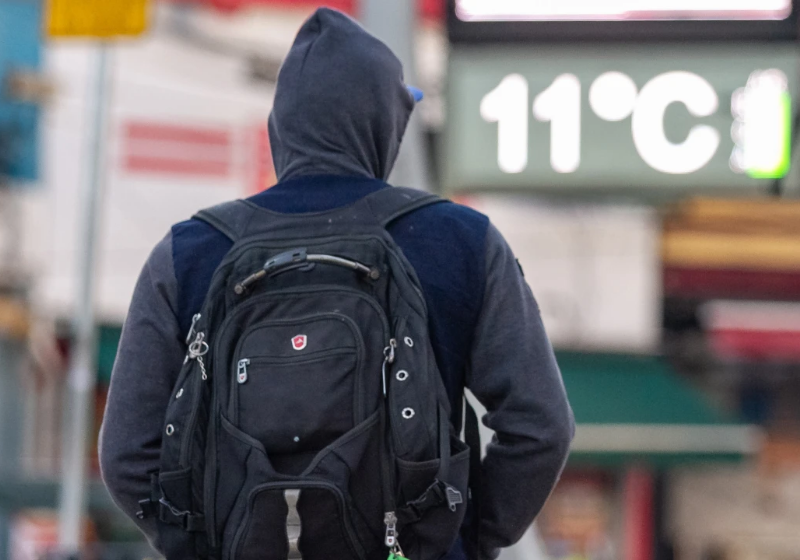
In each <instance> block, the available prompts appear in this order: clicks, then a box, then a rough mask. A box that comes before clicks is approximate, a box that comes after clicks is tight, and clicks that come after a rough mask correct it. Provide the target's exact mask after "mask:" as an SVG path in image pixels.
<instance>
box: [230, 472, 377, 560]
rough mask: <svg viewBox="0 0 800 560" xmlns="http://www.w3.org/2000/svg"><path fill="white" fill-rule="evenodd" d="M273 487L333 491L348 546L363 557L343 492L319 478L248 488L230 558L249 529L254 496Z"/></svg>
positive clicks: (362, 550)
mask: <svg viewBox="0 0 800 560" xmlns="http://www.w3.org/2000/svg"><path fill="white" fill-rule="evenodd" d="M273 488H274V489H281V488H283V489H293V490H294V489H297V490H300V491H302V490H305V489H307V488H324V489H327V490H332V491H333V493H334V494H335V495H336V497H337V498H338V499H337V500H336V501H337V504H338V505H339V509H340V511H341V512H342V521H343V525H344V530H345V533H346V534H347V540H348V541H350V546H351V547H352V548H353V551H354V552H355V553H356V556H358V557H359V558H360V559H362V560H363V559H364V558H365V553H364V549H363V547H362V546H361V543H360V542H359V540H358V538H357V536H356V535H355V532H354V530H353V528H352V526H351V521H350V515H349V512H348V511H347V504H346V503H345V499H344V494H343V493H342V491H341V490H340V489H339V487H338V486H336V485H335V484H333V483H331V482H326V481H322V480H319V481H308V482H303V483H298V482H268V483H266V484H259V485H258V486H256V487H255V488H253V489H252V490H250V493H249V494H248V496H247V509H246V510H245V517H244V519H243V520H242V526H241V527H240V528H239V530H238V531H237V532H236V536H235V537H234V539H233V543H232V546H231V555H230V557H231V558H235V557H236V553H237V552H238V548H239V546H240V544H241V540H242V536H243V535H245V534H247V532H248V530H249V527H250V521H251V517H252V514H251V511H252V509H253V505H252V502H253V501H254V500H255V498H256V496H258V495H259V494H260V493H261V492H264V491H266V490H271V489H273Z"/></svg>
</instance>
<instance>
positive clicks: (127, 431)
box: [101, 9, 573, 560]
mask: <svg viewBox="0 0 800 560" xmlns="http://www.w3.org/2000/svg"><path fill="white" fill-rule="evenodd" d="M413 106H414V100H413V98H412V96H411V95H410V94H409V92H408V91H407V89H406V87H405V85H404V84H403V80H402V68H401V66H400V63H399V62H398V61H397V59H396V58H395V57H394V56H393V55H392V54H391V52H390V51H389V50H388V49H387V48H386V47H385V46H384V45H382V44H381V43H379V42H378V41H377V40H376V39H374V38H372V37H371V36H369V35H368V34H367V33H365V32H364V31H363V30H362V29H361V28H360V27H359V26H358V25H357V24H356V23H355V22H353V21H352V20H350V19H349V18H347V17H346V16H343V15H342V14H339V13H337V12H334V11H331V10H325V9H323V10H320V11H318V12H317V13H316V14H315V15H314V16H313V17H312V18H311V19H310V20H309V21H308V22H307V23H306V24H305V25H304V26H303V28H302V29H301V31H300V33H299V34H298V38H297V40H296V42H295V45H294V46H293V48H292V51H291V52H290V54H289V56H288V58H287V60H286V62H285V63H284V66H283V68H282V70H281V73H280V77H279V81H278V88H277V91H276V99H275V106H274V109H273V113H272V115H271V116H270V140H271V144H272V149H273V159H274V162H275V166H276V171H277V173H278V176H279V178H280V182H279V183H278V185H276V186H275V187H273V188H271V189H269V190H267V191H265V192H263V193H261V194H259V195H256V196H255V197H252V198H251V199H249V203H250V204H251V205H253V206H257V207H259V208H262V209H264V210H267V211H271V212H277V213H280V214H285V215H291V216H295V217H297V216H299V215H302V214H315V213H320V212H328V211H334V210H335V209H337V208H345V207H349V206H352V205H356V204H358V203H359V201H362V200H364V199H365V197H367V196H377V195H375V193H380V192H381V191H383V190H384V189H390V188H392V187H390V186H389V185H388V184H387V183H385V182H384V181H385V179H386V178H387V177H388V175H389V172H390V171H391V168H392V165H393V163H394V160H395V158H396V156H397V152H398V150H399V145H400V141H401V138H402V135H403V132H404V130H405V126H406V123H407V121H408V118H409V116H410V113H411V111H412V110H413ZM386 230H387V231H388V233H389V235H390V237H391V239H392V240H393V242H394V243H395V244H396V245H397V246H398V247H399V248H400V249H401V250H402V253H403V255H404V256H405V257H406V259H407V260H408V262H409V263H410V265H411V266H412V267H413V270H414V271H415V272H416V275H417V276H418V278H419V286H420V287H421V289H422V293H423V295H424V300H425V302H426V304H427V317H428V321H429V324H428V332H429V335H430V341H431V348H432V350H433V354H434V355H435V361H436V364H437V365H438V370H439V372H440V373H441V377H442V381H443V382H444V386H445V388H446V392H447V397H448V398H449V404H450V410H451V411H452V417H451V420H452V424H453V426H454V427H455V429H456V430H459V429H460V427H461V417H462V411H463V409H462V399H463V391H464V387H469V388H470V389H471V391H472V392H473V393H474V394H475V395H476V396H477V397H478V399H479V400H481V402H482V403H483V404H484V405H485V406H486V408H487V410H488V411H489V414H488V415H487V418H486V419H485V421H486V423H487V424H488V425H489V427H491V428H492V429H494V430H495V431H496V433H497V437H496V439H495V441H493V442H492V443H491V444H490V445H489V448H488V451H487V455H486V458H485V459H484V462H483V466H482V476H481V480H480V483H479V484H476V481H470V485H471V486H476V487H479V488H480V490H481V497H482V499H481V505H480V511H479V512H473V515H471V516H470V515H469V514H468V518H469V519H468V523H467V524H466V525H465V527H464V530H463V531H462V534H463V537H464V538H463V542H462V541H459V542H458V543H456V546H455V547H454V548H453V550H452V551H451V553H450V555H448V558H463V557H465V552H464V549H467V551H468V556H469V557H470V558H490V557H493V556H494V555H496V553H497V549H498V548H499V547H503V546H508V545H510V544H512V543H513V542H515V541H516V540H517V539H519V538H520V536H521V535H522V534H523V533H524V531H525V530H526V529H527V527H528V526H529V525H530V523H531V521H532V520H533V518H534V517H535V515H536V514H537V513H538V511H539V510H540V508H541V506H542V505H543V503H544V501H545V500H546V498H547V496H548V495H549V493H550V491H551V490H552V487H553V485H554V484H555V482H556V480H557V478H558V476H559V474H560V472H561V469H562V468H563V465H564V461H565V459H566V454H567V450H568V446H569V441H570V439H571V437H572V432H573V420H572V416H571V411H570V409H569V406H568V404H567V401H566V395H565V392H564V388H563V385H562V383H561V379H560V374H559V372H558V368H557V365H556V363H555V358H554V356H553V353H552V349H551V347H550V344H549V342H548V340H547V337H546V335H545V333H544V329H543V326H542V323H541V319H540V316H539V312H538V308H537V307H536V302H535V300H534V299H533V295H532V294H531V292H530V290H529V288H528V287H527V285H526V283H525V281H524V278H523V276H522V273H521V270H520V269H519V267H518V265H517V263H516V260H515V259H514V257H513V254H512V253H511V251H510V249H509V248H508V246H507V244H506V243H505V241H504V240H503V239H502V236H501V235H500V234H499V233H498V232H497V230H496V229H495V228H494V227H493V226H492V225H491V224H490V223H489V221H488V219H487V218H486V217H484V216H482V215H481V214H479V213H477V212H474V211H472V210H470V209H468V208H465V207H463V206H459V205H456V204H453V203H449V202H442V203H438V204H432V205H428V206H424V207H421V208H419V209H416V210H413V211H411V212H409V213H406V214H404V215H402V216H401V217H398V218H397V219H395V220H392V221H390V222H389V223H388V224H387V225H386ZM232 246H233V241H232V240H231V239H229V237H226V235H225V234H224V233H222V232H221V231H219V230H218V229H215V228H214V227H213V226H211V225H209V224H208V223H205V222H203V221H202V220H197V219H192V220H189V221H187V222H183V223H181V224H177V225H176V226H174V227H173V229H172V231H171V232H170V234H169V235H167V237H166V238H165V239H164V240H163V241H162V242H161V243H160V244H159V245H158V246H157V247H156V248H155V249H154V251H153V254H152V255H151V257H150V259H149V261H148V263H147V264H146V265H145V268H144V270H143V272H142V276H141V278H140V281H139V283H138V285H137V288H136V292H135V294H134V299H133V301H132V304H131V309H130V313H129V316H128V319H127V321H126V324H125V328H124V330H123V337H122V340H121V343H120V350H119V354H118V358H117V362H116V364H115V369H114V373H113V376H112V385H111V390H110V393H109V401H108V407H107V411H106V417H105V420H104V425H103V431H102V436H101V466H102V470H103V476H104V478H105V480H106V483H107V484H108V487H109V490H110V491H111V493H112V495H113V496H114V498H115V500H116V501H117V503H118V504H119V505H120V507H121V508H122V509H123V510H124V511H125V512H126V513H128V514H129V515H131V516H132V517H135V514H136V512H137V511H138V510H139V501H141V500H142V499H143V498H146V497H147V496H148V495H150V473H152V472H154V471H157V470H158V469H159V466H160V462H161V443H162V434H163V433H164V417H165V411H166V409H167V405H168V403H169V401H170V398H171V396H172V394H173V392H174V389H175V385H176V382H177V377H178V372H179V370H180V369H181V364H182V363H183V361H184V356H185V355H186V353H187V346H186V342H185V338H186V333H187V332H190V331H191V328H192V319H193V317H194V316H195V314H196V313H197V312H198V310H200V308H201V307H202V306H203V302H204V300H205V299H206V296H207V293H208V290H209V285H210V284H211V281H212V276H213V275H214V272H215V270H216V269H217V268H218V266H219V265H220V263H221V262H222V261H223V259H224V258H225V257H226V255H227V254H228V252H229V250H230V249H231V247H232ZM476 513H477V515H475V514H476ZM476 517H478V519H476ZM136 520H137V522H138V523H139V525H140V527H141V528H142V530H143V531H144V532H145V533H146V534H147V536H148V538H149V539H150V540H151V542H153V543H154V545H155V546H156V547H157V548H160V547H161V544H162V543H161V542H160V541H159V537H158V534H157V530H156V522H155V520H153V519H136ZM477 535H479V537H480V538H479V544H478V546H477V547H476V545H475V540H476V538H477V537H476V536H477ZM332 555H335V551H334V552H332ZM413 560H427V559H425V558H414V559H413Z"/></svg>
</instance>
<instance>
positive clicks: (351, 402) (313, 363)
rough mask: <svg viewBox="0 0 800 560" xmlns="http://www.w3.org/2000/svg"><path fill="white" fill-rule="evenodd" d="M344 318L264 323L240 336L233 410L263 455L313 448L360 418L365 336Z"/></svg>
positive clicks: (337, 434)
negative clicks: (362, 337) (260, 448)
mask: <svg viewBox="0 0 800 560" xmlns="http://www.w3.org/2000/svg"><path fill="white" fill-rule="evenodd" d="M351 323H352V321H351V320H350V319H348V318H347V317H344V316H341V315H336V314H325V315H320V316H318V317H311V318H307V319H302V320H295V321H280V322H270V323H263V324H261V325H258V326H256V327H255V328H254V329H252V330H251V331H249V332H248V333H246V334H245V335H244V336H243V337H242V341H241V343H240V345H239V349H238V352H237V354H236V360H237V361H236V363H235V367H234V372H233V373H234V383H233V385H234V390H233V391H232V395H231V397H232V402H231V416H232V418H234V419H235V421H234V422H235V424H236V425H237V426H238V428H239V429H241V430H242V431H243V432H245V433H247V434H248V435H250V436H252V437H253V438H255V439H256V440H258V441H260V442H261V443H262V444H263V445H264V447H265V449H266V450H267V453H269V454H278V455H284V454H298V453H308V452H313V451H319V450H320V449H323V448H324V447H325V446H326V445H328V444H330V443H331V442H332V441H334V440H336V439H337V438H338V437H340V436H341V435H343V434H345V433H346V432H348V431H349V430H351V429H352V428H353V427H354V426H355V425H356V424H357V423H358V422H360V421H361V420H362V419H363V418H362V415H363V403H362V396H363V390H361V383H362V380H361V375H360V369H361V367H360V366H361V361H362V355H363V343H362V341H361V337H360V335H359V333H358V330H357V329H356V327H355V325H352V324H351Z"/></svg>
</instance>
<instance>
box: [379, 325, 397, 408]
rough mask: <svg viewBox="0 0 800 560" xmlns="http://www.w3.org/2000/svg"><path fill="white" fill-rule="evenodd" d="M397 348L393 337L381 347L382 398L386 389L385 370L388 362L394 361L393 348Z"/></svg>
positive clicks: (385, 394) (385, 393)
mask: <svg viewBox="0 0 800 560" xmlns="http://www.w3.org/2000/svg"><path fill="white" fill-rule="evenodd" d="M395 348H397V340H395V339H394V338H393V339H391V340H390V341H389V346H387V347H386V348H384V349H383V367H381V378H382V380H383V398H386V396H387V389H386V375H387V373H386V370H387V369H388V368H387V366H388V365H389V364H393V363H394V350H395Z"/></svg>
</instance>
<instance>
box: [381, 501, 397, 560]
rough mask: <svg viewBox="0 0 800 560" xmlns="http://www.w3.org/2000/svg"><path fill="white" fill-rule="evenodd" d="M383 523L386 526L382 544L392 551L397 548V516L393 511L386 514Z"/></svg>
mask: <svg viewBox="0 0 800 560" xmlns="http://www.w3.org/2000/svg"><path fill="white" fill-rule="evenodd" d="M383 523H384V525H386V539H385V540H384V544H385V545H386V546H387V547H389V548H390V549H392V550H393V551H394V549H395V547H396V546H397V516H396V515H395V513H394V512H393V511H389V512H386V516H385V517H384V518H383Z"/></svg>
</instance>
